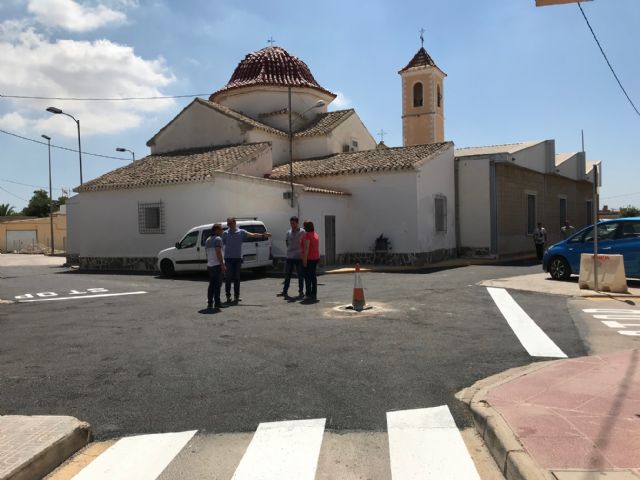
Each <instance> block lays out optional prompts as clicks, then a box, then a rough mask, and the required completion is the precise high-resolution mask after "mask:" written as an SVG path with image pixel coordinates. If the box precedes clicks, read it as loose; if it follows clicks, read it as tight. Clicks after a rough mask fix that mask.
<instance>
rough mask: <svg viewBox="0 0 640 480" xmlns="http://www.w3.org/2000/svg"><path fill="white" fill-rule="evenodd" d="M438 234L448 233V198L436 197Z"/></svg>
mask: <svg viewBox="0 0 640 480" xmlns="http://www.w3.org/2000/svg"><path fill="white" fill-rule="evenodd" d="M435 207H436V232H446V231H447V197H445V196H444V195H436V198H435Z"/></svg>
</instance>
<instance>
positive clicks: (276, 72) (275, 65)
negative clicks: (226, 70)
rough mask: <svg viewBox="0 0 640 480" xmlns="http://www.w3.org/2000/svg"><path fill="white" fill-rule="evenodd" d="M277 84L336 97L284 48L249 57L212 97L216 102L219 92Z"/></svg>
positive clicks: (261, 52) (272, 49)
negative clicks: (303, 88) (306, 88)
mask: <svg viewBox="0 0 640 480" xmlns="http://www.w3.org/2000/svg"><path fill="white" fill-rule="evenodd" d="M257 85H275V86H280V87H308V88H313V89H315V90H319V91H321V92H323V93H326V94H328V95H331V96H333V97H334V98H335V97H336V95H335V94H334V93H331V92H330V91H329V90H326V89H324V88H323V87H321V86H320V84H319V83H318V82H316V79H315V78H313V75H312V73H311V70H309V67H308V66H307V64H306V63H304V62H303V61H302V60H300V59H299V58H298V57H296V56H294V55H291V54H290V53H289V52H287V51H286V50H285V49H284V48H281V47H266V48H263V49H262V50H259V51H257V52H251V53H249V54H247V55H246V56H245V57H244V59H242V61H240V63H239V64H238V66H237V67H236V69H235V70H234V72H233V74H232V75H231V79H230V80H229V82H228V83H227V84H226V85H225V86H224V87H222V88H221V89H220V90H218V91H217V92H214V93H212V94H211V96H210V97H209V100H215V98H216V96H218V95H219V94H220V93H223V92H227V91H229V90H234V89H237V88H243V87H252V86H257Z"/></svg>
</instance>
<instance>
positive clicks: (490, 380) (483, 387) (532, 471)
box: [456, 360, 562, 480]
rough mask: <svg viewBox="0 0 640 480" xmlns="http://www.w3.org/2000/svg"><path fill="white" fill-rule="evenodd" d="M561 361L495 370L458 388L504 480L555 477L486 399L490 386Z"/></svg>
mask: <svg viewBox="0 0 640 480" xmlns="http://www.w3.org/2000/svg"><path fill="white" fill-rule="evenodd" d="M558 361H562V360H550V361H546V362H536V363H533V364H530V365H526V366H524V367H516V368H512V369H509V370H506V371H504V372H502V373H498V374H496V375H493V376H491V377H487V378H485V379H483V380H479V381H477V382H476V383H474V384H473V385H472V386H470V387H467V388H465V389H464V390H461V391H460V392H458V393H457V394H456V398H457V399H458V400H460V401H462V402H464V403H466V404H467V405H468V406H469V408H470V410H471V414H472V416H473V421H474V423H475V425H476V430H477V431H478V433H479V434H480V436H481V437H482V439H483V440H484V442H485V444H486V446H487V448H488V449H489V451H490V452H491V455H492V456H493V459H494V460H495V462H496V464H497V465H498V468H500V471H501V472H502V474H503V475H504V477H505V479H506V480H556V477H555V476H553V475H552V474H551V472H549V471H548V470H546V469H544V468H541V467H540V466H539V465H538V464H537V463H536V462H535V460H534V459H533V458H532V457H531V456H530V455H529V453H528V452H527V451H526V450H525V448H524V447H523V445H522V444H521V443H520V440H519V439H518V437H517V435H516V434H515V433H514V432H513V430H511V427H510V426H509V424H508V423H507V422H506V421H505V420H504V418H503V417H502V415H500V414H499V413H498V412H497V411H496V410H495V409H494V408H493V407H492V406H491V405H490V404H489V402H488V401H487V395H488V393H489V391H491V390H492V389H493V388H495V387H497V386H499V385H502V384H503V383H506V382H509V381H511V380H513V379H515V378H518V377H521V376H523V375H528V374H530V373H533V372H535V371H538V370H540V369H542V368H545V367H547V366H549V365H551V364H552V363H555V362H558Z"/></svg>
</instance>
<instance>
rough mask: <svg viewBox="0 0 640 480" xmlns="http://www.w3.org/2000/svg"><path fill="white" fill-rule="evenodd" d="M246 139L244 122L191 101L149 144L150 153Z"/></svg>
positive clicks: (235, 142)
mask: <svg viewBox="0 0 640 480" xmlns="http://www.w3.org/2000/svg"><path fill="white" fill-rule="evenodd" d="M246 141H247V137H246V126H245V125H243V124H242V123H241V122H238V121H237V120H234V119H232V118H230V117H228V116H226V115H223V114H222V113H220V112H218V111H216V110H213V109H212V108H209V107H207V106H205V105H202V104H200V103H197V102H194V103H192V104H191V105H189V107H187V108H186V109H185V110H184V111H183V112H182V113H181V114H180V115H178V116H177V117H176V118H175V120H174V121H173V122H172V123H170V124H168V126H167V127H166V129H165V130H164V131H163V132H161V133H160V134H159V135H158V137H157V138H156V139H155V141H154V145H152V146H151V153H152V154H153V153H163V152H171V151H174V150H185V149H189V148H197V147H209V146H212V145H235V144H240V143H245V142H246Z"/></svg>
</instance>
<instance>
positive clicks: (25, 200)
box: [0, 187, 29, 202]
mask: <svg viewBox="0 0 640 480" xmlns="http://www.w3.org/2000/svg"><path fill="white" fill-rule="evenodd" d="M0 190H3V191H5V192H7V193H8V194H9V195H13V196H14V197H16V198H18V199H20V200H22V201H23V202H28V201H29V200H27V199H26V198H22V197H19V196H18V195H16V194H15V193H11V192H10V191H9V190H7V189H6V188H4V187H0Z"/></svg>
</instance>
